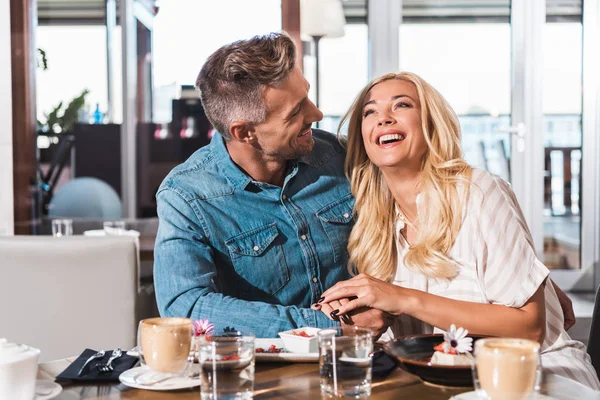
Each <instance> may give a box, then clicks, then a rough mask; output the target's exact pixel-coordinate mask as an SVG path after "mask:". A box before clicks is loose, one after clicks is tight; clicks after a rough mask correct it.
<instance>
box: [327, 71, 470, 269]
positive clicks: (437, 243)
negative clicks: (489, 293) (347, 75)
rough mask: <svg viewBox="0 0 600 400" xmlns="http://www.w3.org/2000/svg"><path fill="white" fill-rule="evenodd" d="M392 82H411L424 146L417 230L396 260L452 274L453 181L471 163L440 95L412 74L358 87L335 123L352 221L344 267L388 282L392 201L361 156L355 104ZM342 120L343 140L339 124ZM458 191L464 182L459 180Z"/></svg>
mask: <svg viewBox="0 0 600 400" xmlns="http://www.w3.org/2000/svg"><path fill="white" fill-rule="evenodd" d="M391 79H399V80H403V81H407V82H410V83H412V84H413V85H414V86H415V87H416V89H417V93H418V95H419V102H420V106H421V121H422V130H423V135H424V137H425V141H426V143H427V150H426V152H425V155H424V156H423V161H422V168H421V179H420V182H419V186H418V188H417V189H418V190H419V191H420V193H421V199H422V200H421V201H420V203H419V217H418V218H419V221H418V222H419V231H418V234H417V238H416V240H415V242H414V243H413V244H412V245H411V246H410V249H409V250H408V253H407V254H406V255H405V257H404V263H405V265H406V266H407V267H408V268H410V269H412V270H415V271H419V272H421V273H423V274H424V275H426V276H428V277H432V278H447V279H449V278H453V277H454V276H456V275H457V272H458V270H457V268H458V266H457V264H456V262H455V261H454V260H452V259H451V258H450V257H449V255H448V254H449V252H450V250H451V248H452V246H453V245H454V242H455V240H456V237H457V235H458V232H459V230H460V228H461V225H462V221H463V209H464V204H465V201H466V198H467V196H468V190H461V191H459V190H458V185H457V184H458V183H459V182H464V181H465V180H469V178H470V175H471V167H470V166H469V164H467V162H466V161H465V160H464V159H463V158H462V151H461V146H460V126H459V122H458V118H457V117H456V114H455V113H454V111H453V110H452V108H451V107H450V105H449V104H448V103H447V102H446V100H445V99H444V98H443V97H442V95H441V94H440V93H439V92H438V91H437V90H436V89H435V88H433V87H432V86H431V85H429V84H428V83H427V82H425V81H424V80H423V79H422V78H420V77H419V76H417V75H415V74H412V73H408V72H402V73H398V74H395V73H392V74H387V75H384V76H382V77H380V78H377V79H375V80H373V81H372V82H371V83H369V84H368V85H367V86H366V87H365V88H364V89H363V90H362V92H360V94H359V95H358V97H357V98H356V100H355V101H354V103H353V104H352V107H351V108H350V110H348V112H347V113H346V115H345V116H344V118H343V119H342V121H341V123H340V129H339V130H338V137H339V138H340V141H341V142H342V143H345V144H346V146H347V150H348V153H347V157H346V166H345V167H346V175H347V176H348V179H349V180H350V184H351V188H352V193H353V194H354V196H355V197H356V208H355V212H356V214H357V217H358V218H357V221H356V224H355V225H354V229H353V230H352V233H351V234H350V240H349V243H348V251H349V252H350V264H349V270H350V272H351V273H353V274H355V273H365V274H368V275H371V276H374V277H376V278H379V279H382V280H386V281H391V280H392V279H393V277H394V275H395V270H396V261H397V260H396V242H395V224H396V220H397V217H396V204H395V201H394V198H393V197H392V194H391V192H390V190H389V189H388V187H387V184H386V181H385V179H384V177H383V174H382V172H381V171H380V169H379V168H378V167H377V166H375V164H373V163H372V162H371V160H369V157H368V156H367V152H366V150H365V147H364V144H363V139H362V132H361V124H362V109H363V105H364V102H365V98H366V97H367V95H368V93H369V91H370V90H371V88H372V87H373V86H375V85H377V84H379V83H381V82H385V81H388V80H391ZM346 122H347V123H348V137H347V139H344V138H343V137H342V134H341V127H342V126H343V125H344V124H345V123H346ZM465 187H466V188H468V186H466V185H465Z"/></svg>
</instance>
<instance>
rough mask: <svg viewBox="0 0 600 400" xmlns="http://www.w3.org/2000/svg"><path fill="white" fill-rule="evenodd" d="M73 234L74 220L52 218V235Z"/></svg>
mask: <svg viewBox="0 0 600 400" xmlns="http://www.w3.org/2000/svg"><path fill="white" fill-rule="evenodd" d="M71 235H73V220H72V219H53V220H52V236H56V237H61V236H71Z"/></svg>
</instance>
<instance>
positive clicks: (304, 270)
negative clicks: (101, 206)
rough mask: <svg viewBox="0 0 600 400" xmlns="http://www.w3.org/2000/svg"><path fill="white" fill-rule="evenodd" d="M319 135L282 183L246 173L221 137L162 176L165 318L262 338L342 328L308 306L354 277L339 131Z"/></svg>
mask: <svg viewBox="0 0 600 400" xmlns="http://www.w3.org/2000/svg"><path fill="white" fill-rule="evenodd" d="M313 137H314V140H315V146H314V149H313V151H312V152H311V153H310V154H309V155H307V156H304V157H302V158H300V159H298V160H296V161H292V162H290V166H289V169H288V171H287V175H286V177H285V181H284V184H283V187H281V188H280V187H278V186H275V185H271V184H266V183H261V182H256V181H253V180H252V178H250V177H249V176H248V175H247V174H245V173H244V172H242V171H241V170H240V169H239V168H238V167H237V166H236V165H235V164H234V163H233V161H232V160H231V158H230V156H229V153H228V152H227V148H226V147H225V143H224V140H223V138H222V136H221V135H220V134H218V133H216V134H215V135H214V137H213V139H212V141H211V143H210V144H209V145H208V146H206V147H204V148H202V149H200V150H198V151H197V152H195V153H194V154H193V155H192V156H191V157H190V158H189V159H188V160H187V161H186V162H185V163H183V164H182V165H179V166H178V167H176V168H175V169H173V171H171V173H170V174H169V175H168V176H167V177H166V178H165V180H164V181H163V183H162V185H161V187H160V188H159V190H158V193H157V195H156V196H157V203H158V216H159V218H160V225H159V229H158V235H157V238H156V247H155V249H154V257H155V261H154V283H155V289H156V299H157V302H158V307H159V310H160V313H161V315H163V316H185V317H189V318H192V319H200V318H207V319H208V320H209V321H210V322H212V323H214V324H215V328H216V330H217V331H221V330H222V329H224V328H225V327H235V328H236V329H246V330H250V331H251V332H253V333H254V334H255V335H257V337H276V336H277V333H278V332H281V331H285V330H288V329H293V328H298V327H303V326H316V327H321V328H324V327H330V326H335V325H339V323H337V322H333V321H331V320H329V319H328V318H327V317H326V316H325V315H324V314H323V313H322V312H321V311H314V310H312V309H311V308H310V305H311V304H312V303H314V302H316V301H317V300H318V299H319V298H320V297H321V294H322V293H323V292H324V291H325V290H326V289H327V288H329V287H331V286H332V285H333V284H334V283H336V282H338V281H340V280H344V279H348V278H349V274H348V272H347V263H348V254H347V248H346V246H347V243H348V236H349V234H350V230H351V228H352V225H353V214H352V210H353V207H354V198H353V197H352V194H351V192H350V185H349V183H348V181H347V179H346V177H345V175H344V169H343V166H344V158H345V151H344V150H343V148H342V147H341V146H340V144H339V143H338V141H337V139H336V137H335V136H334V135H332V134H330V133H327V132H323V131H319V130H313Z"/></svg>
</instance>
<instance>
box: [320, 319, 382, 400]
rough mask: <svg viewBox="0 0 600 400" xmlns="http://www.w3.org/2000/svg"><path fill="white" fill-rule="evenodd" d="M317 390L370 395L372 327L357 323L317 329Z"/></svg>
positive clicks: (363, 396) (340, 393) (338, 395)
mask: <svg viewBox="0 0 600 400" xmlns="http://www.w3.org/2000/svg"><path fill="white" fill-rule="evenodd" d="M317 339H318V342H319V370H320V374H321V393H322V394H324V395H327V396H334V397H354V398H366V397H369V396H370V395H371V370H372V365H373V360H372V355H373V331H372V330H370V329H366V328H358V327H343V328H341V327H338V328H331V329H323V330H321V331H319V332H318V333H317Z"/></svg>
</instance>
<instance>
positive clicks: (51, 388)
mask: <svg viewBox="0 0 600 400" xmlns="http://www.w3.org/2000/svg"><path fill="white" fill-rule="evenodd" d="M60 392H62V386H60V385H59V384H58V383H54V382H52V381H45V380H41V379H38V380H37V381H35V400H50V399H52V398H54V397H56V396H58V395H59V394H60Z"/></svg>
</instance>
